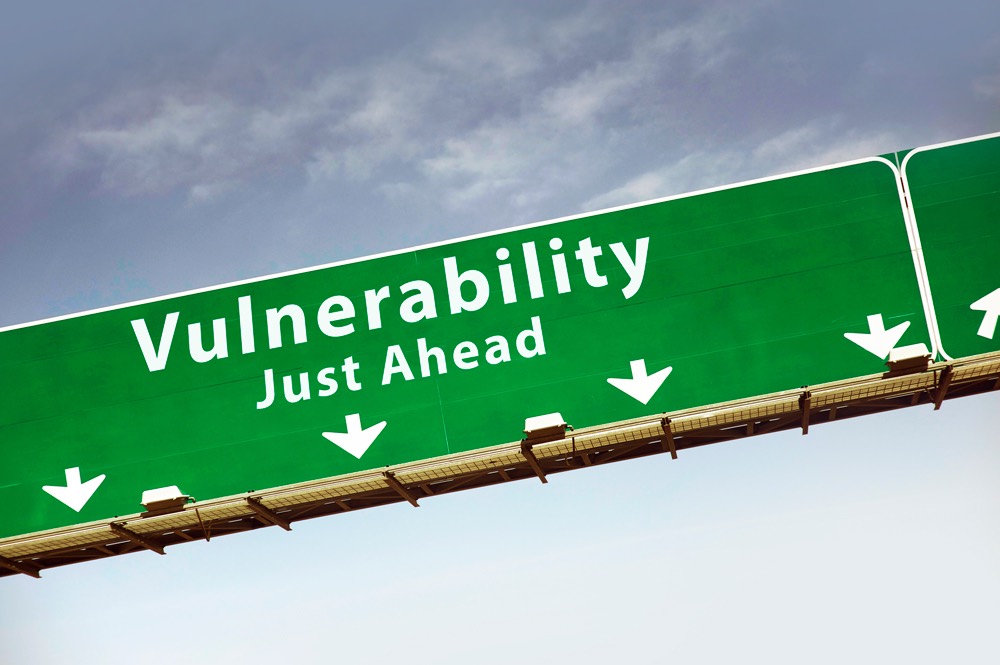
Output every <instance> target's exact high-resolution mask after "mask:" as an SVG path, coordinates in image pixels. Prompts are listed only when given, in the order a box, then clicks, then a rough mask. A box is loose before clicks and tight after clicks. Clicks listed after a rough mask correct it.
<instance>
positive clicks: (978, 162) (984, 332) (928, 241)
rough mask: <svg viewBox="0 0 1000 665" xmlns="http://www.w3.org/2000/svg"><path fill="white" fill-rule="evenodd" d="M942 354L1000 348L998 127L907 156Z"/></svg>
mask: <svg viewBox="0 0 1000 665" xmlns="http://www.w3.org/2000/svg"><path fill="white" fill-rule="evenodd" d="M902 172H903V177H904V179H905V182H906V187H907V190H908V192H909V196H910V199H911V201H912V203H913V205H912V212H911V214H912V217H913V219H914V220H915V223H916V228H917V229H918V230H919V233H920V241H921V245H922V247H923V258H924V261H925V263H926V274H927V278H928V279H927V281H928V284H929V287H930V298H929V301H930V302H931V303H932V306H933V308H934V312H935V314H936V316H935V317H934V319H935V320H936V322H937V328H938V330H937V331H934V335H935V339H934V342H935V345H934V346H935V348H936V349H937V351H938V352H939V353H940V354H941V355H942V356H943V357H945V358H960V357H964V356H971V355H976V354H980V353H987V352H990V351H996V350H1000V329H998V328H1000V327H998V325H997V319H998V318H1000V134H996V135H992V136H986V137H978V138H974V139H967V140H964V141H955V142H952V143H945V144H941V145H935V146H929V147H926V148H918V149H916V150H913V151H911V152H909V153H908V154H907V155H906V157H905V158H904V160H903V162H902Z"/></svg>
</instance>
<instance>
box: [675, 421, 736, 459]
mask: <svg viewBox="0 0 1000 665" xmlns="http://www.w3.org/2000/svg"><path fill="white" fill-rule="evenodd" d="M660 425H661V426H662V427H663V443H661V444H660V447H661V448H663V452H669V453H670V459H677V446H676V445H675V444H674V432H673V430H672V429H670V418H664V419H663V420H661V421H660ZM751 433H752V432H751ZM664 444H665V447H664Z"/></svg>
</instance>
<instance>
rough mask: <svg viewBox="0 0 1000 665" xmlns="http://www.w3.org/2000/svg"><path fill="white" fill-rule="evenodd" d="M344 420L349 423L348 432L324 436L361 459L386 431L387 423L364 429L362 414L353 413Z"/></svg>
mask: <svg viewBox="0 0 1000 665" xmlns="http://www.w3.org/2000/svg"><path fill="white" fill-rule="evenodd" d="M344 420H345V421H346V422H347V432H323V436H324V437H326V439H327V440H328V441H329V442H330V443H333V444H336V445H337V446H340V447H341V448H343V449H344V450H345V451H346V452H349V453H350V454H352V455H354V456H355V457H357V458H358V459H361V456H362V455H364V454H365V453H366V452H367V451H368V448H369V447H370V446H371V445H372V443H374V442H375V439H376V438H378V435H379V434H381V433H382V430H383V429H385V421H384V420H383V421H382V422H380V423H376V424H374V425H372V426H371V427H366V428H364V429H362V428H361V415H360V414H358V413H352V414H350V415H347V416H345V417H344Z"/></svg>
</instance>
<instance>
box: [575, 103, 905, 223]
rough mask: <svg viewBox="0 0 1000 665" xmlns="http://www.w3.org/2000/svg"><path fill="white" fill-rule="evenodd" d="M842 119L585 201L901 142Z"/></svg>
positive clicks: (686, 163) (679, 189) (599, 203)
mask: <svg viewBox="0 0 1000 665" xmlns="http://www.w3.org/2000/svg"><path fill="white" fill-rule="evenodd" d="M843 125H844V123H843V122H842V120H841V119H840V118H839V117H836V116H828V117H823V118H818V119H815V120H812V121H810V122H808V123H806V124H804V125H801V126H799V127H795V128H792V129H789V130H786V131H783V132H779V133H778V134H775V135H773V136H768V137H766V138H764V139H763V140H759V142H758V143H757V144H756V145H753V144H748V145H745V146H742V147H741V149H734V148H730V149H719V148H717V149H714V150H697V151H694V152H691V153H689V154H687V155H685V156H684V157H683V158H681V159H679V160H671V162H670V163H669V164H667V165H666V166H663V167H660V168H657V169H653V170H650V171H646V172H644V173H641V174H640V175H638V176H635V177H633V178H631V179H629V180H628V181H627V182H625V184H623V185H621V186H618V187H615V188H614V189H611V190H609V191H607V192H604V193H602V194H599V195H597V196H595V197H593V198H591V199H589V200H588V201H586V203H584V209H586V210H596V209H601V208H608V207H613V206H619V205H625V204H629V203H638V202H640V201H646V200H650V199H655V198H661V197H664V196H670V195H673V194H681V193H685V192H691V191H695V190H698V189H705V188H708V187H714V186H719V185H724V184H732V183H735V182H740V181H743V180H747V179H750V178H756V177H763V176H767V175H778V174H781V173H789V172H793V171H799V170H803V169H809V168H816V167H821V166H826V165H828V164H836V163H839V162H846V161H851V160H854V159H863V158H866V157H871V156H873V155H878V154H882V153H885V152H889V151H891V150H893V149H896V148H899V147H900V146H901V142H900V140H899V139H898V138H897V137H895V136H894V135H893V134H892V133H890V132H886V131H868V132H860V131H857V130H851V129H845V128H844V126H843Z"/></svg>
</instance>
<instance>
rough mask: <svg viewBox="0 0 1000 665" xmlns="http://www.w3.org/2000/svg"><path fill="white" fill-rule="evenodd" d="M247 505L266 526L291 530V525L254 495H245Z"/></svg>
mask: <svg viewBox="0 0 1000 665" xmlns="http://www.w3.org/2000/svg"><path fill="white" fill-rule="evenodd" d="M247 506H248V507H249V508H250V510H252V511H254V512H255V513H257V517H258V518H259V519H260V521H261V522H264V523H265V524H267V525H268V526H280V527H281V528H282V529H284V530H285V531H291V530H292V526H291V525H290V524H289V523H288V522H286V521H285V520H283V519H281V518H280V517H278V514H277V513H276V512H274V511H273V510H271V509H270V508H268V507H267V506H265V505H264V504H263V503H261V500H260V499H258V498H257V497H255V496H248V497H247Z"/></svg>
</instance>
